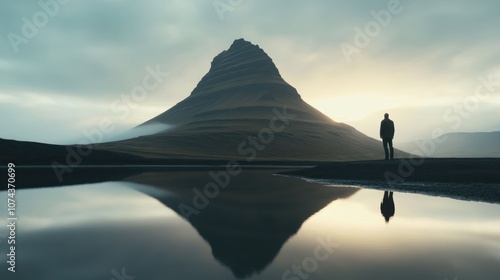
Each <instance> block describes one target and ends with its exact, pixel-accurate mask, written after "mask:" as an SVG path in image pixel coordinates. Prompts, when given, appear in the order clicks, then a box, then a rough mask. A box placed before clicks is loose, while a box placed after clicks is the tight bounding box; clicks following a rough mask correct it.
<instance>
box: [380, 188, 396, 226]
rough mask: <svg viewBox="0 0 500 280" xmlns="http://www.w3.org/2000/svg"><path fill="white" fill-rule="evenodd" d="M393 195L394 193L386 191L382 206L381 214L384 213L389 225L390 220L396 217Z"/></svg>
mask: <svg viewBox="0 0 500 280" xmlns="http://www.w3.org/2000/svg"><path fill="white" fill-rule="evenodd" d="M392 195H393V193H392V192H388V191H385V192H384V199H383V200H382V203H381V204H380V212H382V216H384V218H385V222H386V223H388V222H389V219H390V218H391V217H392V216H394V212H395V207H394V199H393V198H392Z"/></svg>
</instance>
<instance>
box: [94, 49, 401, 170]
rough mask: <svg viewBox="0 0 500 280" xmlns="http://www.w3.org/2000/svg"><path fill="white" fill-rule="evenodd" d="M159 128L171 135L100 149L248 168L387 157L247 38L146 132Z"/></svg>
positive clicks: (216, 62)
mask: <svg viewBox="0 0 500 280" xmlns="http://www.w3.org/2000/svg"><path fill="white" fill-rule="evenodd" d="M155 123H162V124H168V125H169V126H171V127H172V128H171V129H169V130H167V131H164V132H160V133H158V134H154V135H148V136H143V137H139V138H135V139H129V140H124V141H119V142H113V143H104V144H102V145H99V147H98V149H104V150H109V151H116V152H124V153H130V154H133V155H138V156H142V157H146V158H170V159H212V160H221V159H224V160H226V159H234V160H246V161H248V162H251V161H253V160H260V161H277V160H278V161H328V160H359V159H378V158H382V157H383V151H382V145H381V143H380V142H379V141H377V140H375V139H372V138H370V137H367V136H366V135H364V134H362V133H360V132H359V131H357V130H356V129H354V128H353V127H351V126H348V125H346V124H342V123H337V122H335V121H333V120H331V119H330V118H328V117H327V116H325V115H324V114H322V113H321V112H319V111H318V110H316V109H314V108H313V107H312V106H310V105H309V104H307V103H306V102H304V101H303V100H302V98H301V97H300V95H299V94H298V92H297V91H296V90H295V88H293V87H292V86H290V85H289V84H288V83H287V82H285V81H284V80H283V78H282V77H281V76H280V74H279V71H278V69H277V68H276V66H275V65H274V63H273V61H272V60H271V58H270V57H269V56H268V55H267V54H266V53H265V52H264V51H263V50H262V49H260V48H259V47H258V46H257V45H253V44H251V43H250V42H247V41H245V40H243V39H239V40H236V41H235V42H234V43H233V44H232V45H231V47H230V48H229V49H228V50H226V51H223V52H222V53H220V54H219V55H217V56H216V57H215V58H214V60H213V62H212V65H211V68H210V71H209V72H208V73H207V74H206V75H205V76H204V77H203V78H202V80H201V81H200V82H199V83H198V85H197V86H196V88H195V89H194V90H193V92H192V93H191V95H190V96H189V97H187V98H186V99H184V100H183V101H181V102H179V103H178V104H177V105H175V106H174V107H172V108H171V109H169V110H167V111H166V112H164V113H162V114H160V115H158V116H157V117H155V118H153V119H151V120H149V121H147V122H145V123H144V124H143V125H149V124H155ZM396 155H398V152H396ZM401 155H403V153H399V156H401Z"/></svg>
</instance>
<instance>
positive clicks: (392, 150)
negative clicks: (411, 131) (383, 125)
mask: <svg viewBox="0 0 500 280" xmlns="http://www.w3.org/2000/svg"><path fill="white" fill-rule="evenodd" d="M387 143H389V149H390V151H391V159H394V148H393V147H392V139H389V140H388V141H387ZM386 155H387V153H386Z"/></svg>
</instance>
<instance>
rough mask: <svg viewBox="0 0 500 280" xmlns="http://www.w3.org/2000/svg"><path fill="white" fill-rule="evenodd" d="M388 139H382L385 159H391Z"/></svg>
mask: <svg viewBox="0 0 500 280" xmlns="http://www.w3.org/2000/svg"><path fill="white" fill-rule="evenodd" d="M387 144H388V141H387V138H383V139H382V145H384V152H385V159H389V149H387Z"/></svg>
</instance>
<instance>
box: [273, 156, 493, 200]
mask: <svg viewBox="0 0 500 280" xmlns="http://www.w3.org/2000/svg"><path fill="white" fill-rule="evenodd" d="M421 160H422V161H421V162H420V164H419V162H417V161H416V160H415V161H413V162H412V161H410V160H408V159H399V160H391V161H384V160H375V161H354V162H333V163H328V164H321V165H318V166H316V167H313V168H307V169H300V170H293V171H285V172H279V174H280V175H286V176H293V177H301V178H305V179H312V180H315V181H318V180H321V182H322V183H326V184H333V183H336V184H341V185H342V184H344V185H345V184H357V185H360V186H363V187H368V188H374V189H384V190H396V191H405V192H413V193H422V194H429V195H436V196H445V197H452V198H458V199H464V200H476V201H483V202H491V203H500V159H499V158H423V159H421Z"/></svg>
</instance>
